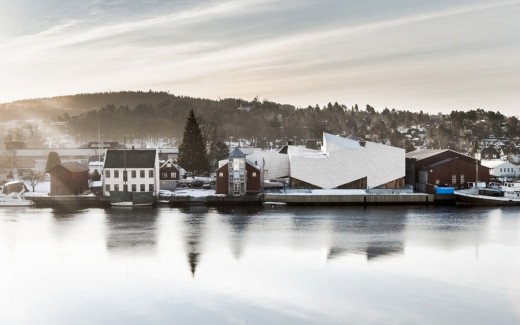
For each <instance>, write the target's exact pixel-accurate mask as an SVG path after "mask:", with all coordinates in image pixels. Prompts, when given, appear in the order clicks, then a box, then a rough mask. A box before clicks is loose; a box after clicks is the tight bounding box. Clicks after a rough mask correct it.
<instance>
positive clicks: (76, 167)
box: [51, 162, 88, 173]
mask: <svg viewBox="0 0 520 325" xmlns="http://www.w3.org/2000/svg"><path fill="white" fill-rule="evenodd" d="M56 167H63V168H65V169H66V170H68V171H69V172H71V173H83V172H88V167H87V166H84V165H82V164H80V163H77V162H65V163H61V164H57V165H56V166H54V167H53V168H52V169H54V168H56ZM52 169H51V170H52Z"/></svg>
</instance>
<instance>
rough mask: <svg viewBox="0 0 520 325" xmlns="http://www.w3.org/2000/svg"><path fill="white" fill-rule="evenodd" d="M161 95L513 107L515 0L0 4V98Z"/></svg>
mask: <svg viewBox="0 0 520 325" xmlns="http://www.w3.org/2000/svg"><path fill="white" fill-rule="evenodd" d="M149 89H152V90H165V91H169V92H171V93H173V94H175V95H187V96H194V97H204V98H212V99H218V98H226V97H233V98H244V99H248V100H252V99H253V98H254V97H255V96H257V95H258V97H259V99H260V100H263V99H269V100H272V101H276V102H281V103H288V104H293V105H296V106H307V105H315V104H320V105H324V104H326V103H327V102H329V101H331V102H334V101H338V102H340V103H344V104H346V105H348V106H351V105H353V104H356V103H357V104H359V105H361V106H364V105H366V104H371V105H372V106H374V107H375V108H376V110H379V111H381V110H382V109H384V108H385V107H388V108H397V109H407V110H413V111H419V110H423V111H427V112H431V113H437V112H441V111H442V112H449V111H451V110H455V109H456V110H469V109H476V108H483V109H486V110H494V111H496V110H499V111H501V112H502V113H505V114H510V115H518V114H519V113H518V112H520V1H514V0H505V1H502V0H497V1H494V0H472V1H470V0H467V1H460V0H436V1H416V0H364V1H354V0H319V1H318V0H316V1H311V0H221V1H210V0H128V1H126V0H105V1H103V0H67V1H63V0H0V102H9V101H12V100H17V99H22V98H34V97H51V96H56V95H67V94H75V93H85V92H97V91H110V90H111V91H116V90H149Z"/></svg>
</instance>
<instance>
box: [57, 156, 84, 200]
mask: <svg viewBox="0 0 520 325" xmlns="http://www.w3.org/2000/svg"><path fill="white" fill-rule="evenodd" d="M88 172H89V169H88V167H86V166H84V165H82V164H79V163H77V162H66V163H60V164H57V165H56V166H54V167H53V168H51V170H50V171H49V173H50V175H51V193H50V194H51V195H79V194H82V193H83V192H85V191H87V190H89V183H88Z"/></svg>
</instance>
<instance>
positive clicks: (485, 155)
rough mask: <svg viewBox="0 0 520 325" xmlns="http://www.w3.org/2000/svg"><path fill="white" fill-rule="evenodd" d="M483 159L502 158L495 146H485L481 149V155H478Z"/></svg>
mask: <svg viewBox="0 0 520 325" xmlns="http://www.w3.org/2000/svg"><path fill="white" fill-rule="evenodd" d="M476 158H477V159H481V160H484V159H485V160H491V159H500V152H498V150H497V149H495V148H493V147H488V148H484V149H482V150H481V151H480V155H479V156H478V157H476Z"/></svg>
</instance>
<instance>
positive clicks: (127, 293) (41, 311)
mask: <svg viewBox="0 0 520 325" xmlns="http://www.w3.org/2000/svg"><path fill="white" fill-rule="evenodd" d="M186 323H188V324H307V323H308V324H440V323H443V324H519V323H520V209H518V208H503V209H482V208H479V209H457V208H426V207H397V208H396V207H391V208H367V209H363V208H320V209H316V208H287V209H280V210H254V209H253V210H247V209H245V210H238V209H235V210H233V211H231V210H230V211H219V210H211V209H210V210H208V209H206V208H203V207H194V208H191V209H189V210H179V209H171V208H168V207H160V208H156V209H148V208H145V209H133V210H132V209H110V210H100V209H90V210H82V211H76V212H59V211H54V210H52V209H33V208H27V209H26V208H16V209H6V208H3V209H0V324H186Z"/></svg>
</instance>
